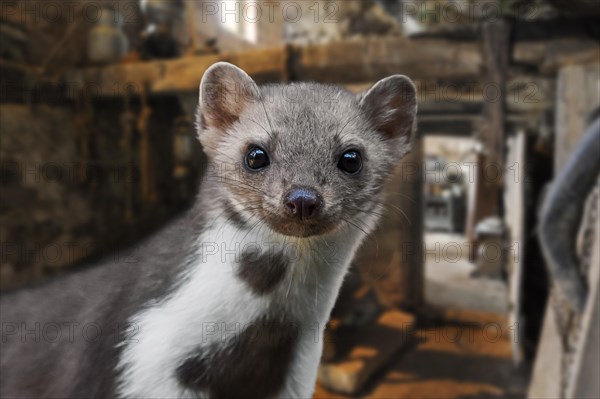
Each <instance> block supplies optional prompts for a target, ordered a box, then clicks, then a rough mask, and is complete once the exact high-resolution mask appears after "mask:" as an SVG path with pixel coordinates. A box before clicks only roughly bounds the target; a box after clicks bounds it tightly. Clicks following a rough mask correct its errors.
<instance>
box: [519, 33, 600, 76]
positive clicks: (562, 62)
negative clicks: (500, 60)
mask: <svg viewBox="0 0 600 399" xmlns="http://www.w3.org/2000/svg"><path fill="white" fill-rule="evenodd" d="M512 60H513V62H515V63H520V64H526V65H533V66H536V67H539V69H540V70H541V71H542V72H544V73H547V74H555V73H556V72H557V71H558V70H559V69H560V68H561V67H563V66H566V65H572V64H587V63H598V62H600V45H598V42H596V41H594V40H591V39H587V40H586V39H581V38H578V39H577V38H565V39H555V40H544V41H530V42H519V43H516V44H515V46H514V48H513V52H512Z"/></svg>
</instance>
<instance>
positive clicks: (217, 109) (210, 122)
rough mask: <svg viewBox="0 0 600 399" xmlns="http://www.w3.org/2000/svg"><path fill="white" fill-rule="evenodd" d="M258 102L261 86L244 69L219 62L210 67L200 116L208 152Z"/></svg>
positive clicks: (203, 84)
mask: <svg viewBox="0 0 600 399" xmlns="http://www.w3.org/2000/svg"><path fill="white" fill-rule="evenodd" d="M258 99H259V92H258V86H257V85H256V83H255V82H254V81H253V80H252V78H251V77H250V76H248V74H247V73H246V72H244V71H243V70H241V69H240V68H238V67H236V66H235V65H232V64H229V63H227V62H217V63H216V64H213V65H212V66H211V67H210V68H208V69H207V70H206V72H205V73H204V76H203V77H202V82H200V99H199V105H198V113H197V115H196V124H197V128H198V137H199V139H200V142H201V143H202V146H203V147H204V148H205V150H209V151H210V149H213V148H215V147H216V145H217V143H218V141H219V137H220V136H221V135H223V134H225V132H226V131H227V129H229V128H230V127H231V125H233V124H234V123H235V122H237V121H238V120H239V118H240V115H241V113H242V111H243V110H244V109H245V108H246V107H247V106H248V105H249V104H250V103H252V102H254V101H257V100H258Z"/></svg>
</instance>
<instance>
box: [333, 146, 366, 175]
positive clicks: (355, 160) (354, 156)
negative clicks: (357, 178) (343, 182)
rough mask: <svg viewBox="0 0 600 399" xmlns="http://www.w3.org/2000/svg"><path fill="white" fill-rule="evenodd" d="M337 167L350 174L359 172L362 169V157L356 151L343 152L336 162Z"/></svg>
mask: <svg viewBox="0 0 600 399" xmlns="http://www.w3.org/2000/svg"><path fill="white" fill-rule="evenodd" d="M338 168H340V169H341V170H343V171H344V172H346V173H349V174H351V175H354V174H356V173H358V172H360V170H361V169H362V158H361V157H360V154H359V153H358V151H354V150H350V151H346V152H345V153H343V154H342V157H341V158H340V161H339V162H338Z"/></svg>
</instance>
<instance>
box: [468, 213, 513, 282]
mask: <svg viewBox="0 0 600 399" xmlns="http://www.w3.org/2000/svg"><path fill="white" fill-rule="evenodd" d="M505 231H506V229H505V227H504V224H503V222H502V220H501V219H500V218H499V217H497V216H491V217H488V218H485V219H483V220H482V221H481V222H479V224H478V225H477V227H476V228H475V237H476V238H477V241H478V242H479V246H478V248H477V258H476V260H475V270H474V271H473V276H474V277H490V278H501V277H502V274H503V270H504V260H505V256H504V255H505V246H504V238H505Z"/></svg>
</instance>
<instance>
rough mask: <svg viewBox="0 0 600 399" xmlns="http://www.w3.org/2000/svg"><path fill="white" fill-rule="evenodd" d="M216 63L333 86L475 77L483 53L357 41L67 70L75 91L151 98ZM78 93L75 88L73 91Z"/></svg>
mask: <svg viewBox="0 0 600 399" xmlns="http://www.w3.org/2000/svg"><path fill="white" fill-rule="evenodd" d="M217 61H227V62H231V63H233V64H236V65H238V66H239V67H240V68H242V69H244V70H245V71H246V72H248V74H249V75H251V76H252V77H253V78H255V80H256V81H257V82H259V83H264V82H274V81H286V80H288V78H291V79H293V80H314V81H321V82H330V83H355V82H369V81H377V80H379V79H381V78H384V77H386V76H389V75H392V74H397V73H403V74H405V75H408V76H410V77H411V78H413V79H421V78H423V79H432V80H456V79H462V80H464V79H469V78H471V79H475V78H476V77H477V76H478V75H479V74H480V69H481V64H482V61H481V55H480V52H479V49H478V47H477V45H476V44H470V43H458V44H457V43H450V42H447V41H443V40H420V41H418V42H415V41H411V40H409V39H406V38H370V39H367V38H364V39H352V40H347V41H342V42H337V43H331V44H324V45H309V46H302V47H299V46H296V47H277V48H269V49H257V50H251V51H247V52H241V53H235V54H216V55H204V56H193V57H182V58H179V59H175V60H161V61H150V62H136V63H130V64H118V65H109V66H105V67H92V68H85V69H78V70H71V71H68V72H67V73H66V74H65V75H64V80H65V81H66V83H67V85H68V86H69V87H71V88H79V87H84V88H88V91H89V92H90V93H91V94H92V95H98V96H119V95H122V94H123V93H124V92H125V91H127V90H131V89H133V90H136V88H139V87H141V86H142V85H144V84H148V85H149V90H150V93H152V94H170V93H181V92H185V91H196V90H197V89H198V84H199V82H200V79H201V77H202V74H203V73H204V71H205V70H206V69H207V68H208V67H209V66H210V65H212V64H213V63H215V62H217ZM73 91H74V90H73Z"/></svg>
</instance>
